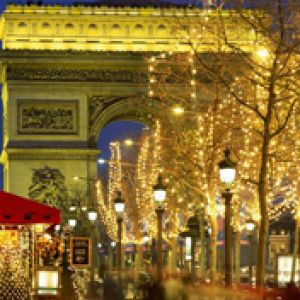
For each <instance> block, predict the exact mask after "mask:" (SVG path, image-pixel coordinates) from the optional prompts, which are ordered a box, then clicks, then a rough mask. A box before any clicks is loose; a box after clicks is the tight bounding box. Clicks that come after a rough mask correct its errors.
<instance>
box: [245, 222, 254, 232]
mask: <svg viewBox="0 0 300 300" xmlns="http://www.w3.org/2000/svg"><path fill="white" fill-rule="evenodd" d="M245 225H246V229H247V231H248V232H252V231H253V230H254V228H255V223H254V222H253V221H252V220H248V221H247V222H246V224H245Z"/></svg>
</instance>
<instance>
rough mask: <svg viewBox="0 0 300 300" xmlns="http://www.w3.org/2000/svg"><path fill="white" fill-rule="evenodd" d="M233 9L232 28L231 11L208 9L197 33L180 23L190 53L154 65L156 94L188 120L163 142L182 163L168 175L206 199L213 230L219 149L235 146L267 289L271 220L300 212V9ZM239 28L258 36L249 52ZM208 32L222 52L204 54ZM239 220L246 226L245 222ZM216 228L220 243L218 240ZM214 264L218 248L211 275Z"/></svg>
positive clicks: (170, 124) (290, 5)
mask: <svg viewBox="0 0 300 300" xmlns="http://www.w3.org/2000/svg"><path fill="white" fill-rule="evenodd" d="M225 2H229V4H231V7H232V10H231V13H232V18H231V19H229V22H231V23H230V24H228V18H226V17H225V16H227V12H228V10H226V11H225V10H223V9H222V6H217V7H216V9H215V10H210V11H207V12H206V15H205V16H204V15H203V17H199V18H197V20H196V21H195V23H194V24H190V26H189V27H187V26H183V25H184V24H183V23H182V22H181V20H180V18H177V19H176V20H174V24H175V26H177V28H178V30H179V31H180V32H183V40H184V41H185V43H189V45H190V49H191V51H190V52H189V53H177V52H176V49H174V51H172V52H171V53H163V54H161V55H159V56H154V57H151V58H150V59H149V60H148V63H149V96H150V97H152V98H153V99H154V100H155V102H156V103H157V100H159V101H160V103H161V109H165V111H166V112H169V108H170V107H172V106H175V105H177V106H178V107H179V106H180V107H182V108H183V109H185V111H186V112H187V114H186V115H187V116H188V117H186V119H185V120H183V121H182V122H181V125H180V124H178V123H179V122H178V121H176V122H174V121H172V120H170V118H169V119H165V120H163V121H162V128H164V129H165V131H166V136H167V135H168V136H170V134H171V133H172V136H174V139H172V141H169V142H168V143H167V142H166V143H165V144H166V145H167V147H168V149H169V150H170V152H169V153H170V155H169V157H176V160H170V159H167V160H165V161H169V162H170V168H168V167H167V166H165V169H166V172H167V173H169V175H170V178H171V180H172V178H174V181H178V180H179V181H180V183H181V184H182V185H186V186H189V187H190V188H191V189H192V190H193V191H195V192H196V194H198V195H199V194H201V195H204V199H206V200H205V201H206V202H207V203H209V207H210V210H211V215H212V218H211V219H212V223H214V220H215V219H216V218H215V214H216V213H215V208H214V205H215V199H216V195H217V194H219V193H220V188H219V186H218V181H217V179H216V178H217V177H216V161H218V160H219V159H220V155H221V152H222V151H221V150H222V149H224V148H225V147H224V146H226V145H229V146H230V148H231V149H232V151H233V153H234V156H235V157H236V158H240V159H239V160H240V161H242V162H243V163H241V166H240V167H239V169H238V175H239V176H238V181H237V184H236V186H235V189H236V192H235V194H236V195H237V196H238V197H237V198H238V199H236V201H237V205H236V207H241V209H243V210H244V211H245V212H246V214H248V215H250V216H252V217H253V219H255V220H256V222H257V225H258V230H259V243H258V252H257V254H258V255H257V258H258V259H257V274H256V279H257V284H258V285H262V284H263V281H264V270H265V265H266V263H265V262H266V261H265V257H266V255H265V252H266V235H267V230H268V222H269V218H278V217H279V216H280V214H281V213H282V212H283V211H284V210H286V209H291V210H292V212H295V210H296V209H295V206H296V205H297V202H298V201H297V199H296V198H297V196H296V193H295V191H296V188H297V182H295V181H294V179H293V178H295V177H293V176H292V175H293V173H294V172H295V173H296V174H298V167H297V165H298V161H299V158H298V153H297V152H296V151H297V149H298V147H299V146H298V144H297V141H298V135H299V129H298V128H299V124H298V120H297V116H298V105H299V72H297V59H298V57H299V55H298V52H297V51H298V48H299V37H298V36H297V32H299V22H298V20H297V18H298V16H297V14H294V11H296V10H297V9H298V8H299V4H297V3H296V2H294V1H287V2H283V1H280V0H277V1H274V3H275V5H271V6H270V7H264V10H259V9H256V10H251V9H245V7H244V6H243V3H242V1H235V3H233V2H232V1H225ZM234 4H235V5H234ZM235 24H238V27H236V28H239V30H241V31H242V29H245V31H246V33H247V32H248V36H249V37H254V38H253V39H251V40H249V41H248V42H249V43H248V46H247V47H245V43H243V42H247V41H241V43H240V44H238V43H233V42H231V41H232V38H231V35H232V33H233V32H232V31H233V27H234V26H231V25H235ZM229 25H230V26H229ZM203 28H205V32H204V33H203ZM234 30H237V29H234ZM209 34H210V35H211V36H213V37H214V39H213V40H214V44H213V46H211V48H210V50H209V51H208V52H209V53H205V54H204V53H201V52H199V51H200V50H199V49H201V48H200V45H201V43H205V37H206V35H209ZM246 36H247V34H246ZM243 37H245V35H243ZM243 37H241V38H243ZM178 109H179V108H177V111H178ZM190 112H192V113H193V114H195V113H196V114H195V115H197V118H193V117H192V114H191V115H190V116H189V115H188V114H189V113H190ZM171 150H173V152H172V151H171ZM174 153H175V154H174ZM176 161H177V163H176ZM176 167H177V168H176ZM283 174H284V175H285V176H283ZM285 177H286V178H288V180H287V181H286V183H284V182H283V180H284V179H286V178H285ZM296 181H297V180H296ZM178 186H180V184H179V183H178ZM288 187H289V188H288ZM181 189H182V188H181ZM245 194H248V199H249V200H248V201H251V202H253V203H257V204H255V205H247V204H245V197H243V196H245ZM279 194H282V195H284V200H283V201H282V203H281V204H280V205H276V206H275V205H274V203H273V202H274V197H275V196H276V195H279ZM249 209H251V210H249ZM252 209H253V210H252ZM236 212H237V213H239V212H240V209H237V211H236ZM236 220H238V221H239V224H241V222H242V221H241V220H239V218H236ZM215 227H216V226H213V237H212V243H213V242H214V232H215V233H216V232H217V230H216V229H214V228H215ZM237 227H239V226H237ZM212 249H215V246H213V247H212ZM214 265H215V255H214V250H213V254H212V270H214ZM213 273H214V272H213ZM213 277H214V276H212V278H213Z"/></svg>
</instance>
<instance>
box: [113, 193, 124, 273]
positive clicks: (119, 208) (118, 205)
mask: <svg viewBox="0 0 300 300" xmlns="http://www.w3.org/2000/svg"><path fill="white" fill-rule="evenodd" d="M114 209H115V212H116V214H117V222H118V241H117V270H118V272H120V271H121V269H122V222H123V213H124V210H125V202H124V200H123V199H122V195H121V192H120V191H118V194H117V198H116V199H115V201H114Z"/></svg>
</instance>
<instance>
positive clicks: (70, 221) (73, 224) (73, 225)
mask: <svg viewBox="0 0 300 300" xmlns="http://www.w3.org/2000/svg"><path fill="white" fill-rule="evenodd" d="M68 224H69V226H70V227H71V228H73V227H75V226H76V225H77V220H76V219H69V220H68Z"/></svg>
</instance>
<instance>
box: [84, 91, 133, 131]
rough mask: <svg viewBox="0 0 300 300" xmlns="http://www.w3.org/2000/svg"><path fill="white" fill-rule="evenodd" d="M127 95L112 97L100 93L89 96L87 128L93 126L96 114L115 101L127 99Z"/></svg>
mask: <svg viewBox="0 0 300 300" xmlns="http://www.w3.org/2000/svg"><path fill="white" fill-rule="evenodd" d="M127 98H128V96H125V97H113V98H105V97H103V96H101V95H93V96H89V98H88V103H89V128H90V129H91V128H93V126H94V124H95V121H96V120H97V118H98V116H99V115H100V114H101V112H102V111H103V110H105V109H106V108H108V107H109V106H110V105H112V104H114V103H117V102H118V101H120V100H124V99H127Z"/></svg>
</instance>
